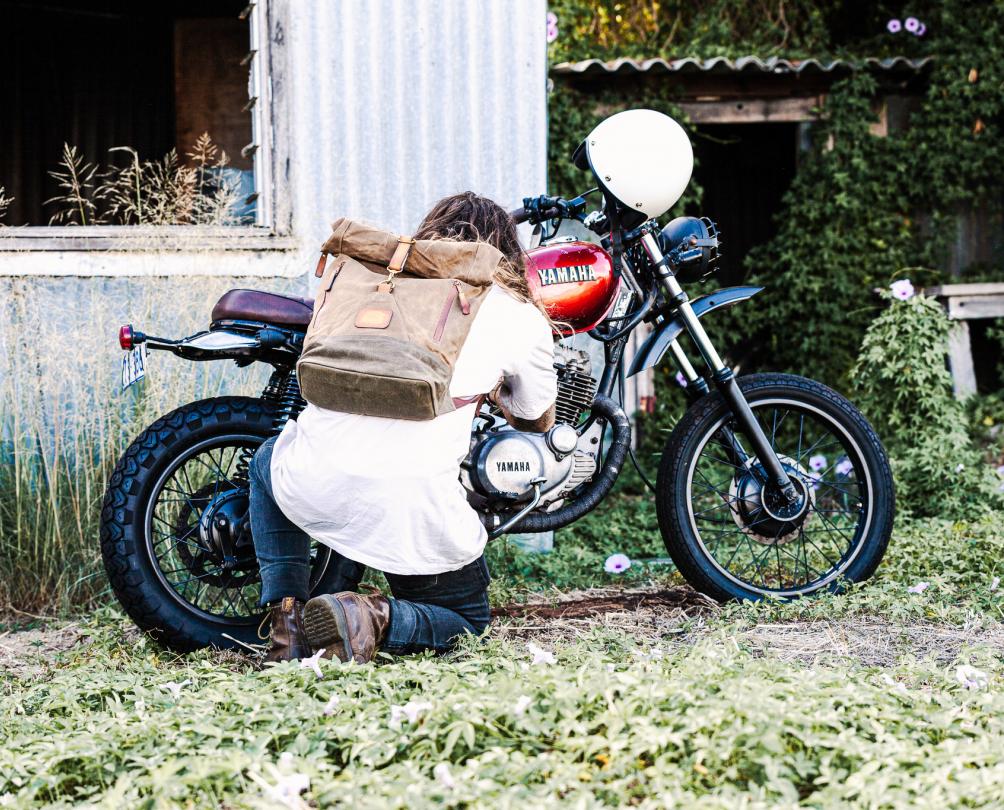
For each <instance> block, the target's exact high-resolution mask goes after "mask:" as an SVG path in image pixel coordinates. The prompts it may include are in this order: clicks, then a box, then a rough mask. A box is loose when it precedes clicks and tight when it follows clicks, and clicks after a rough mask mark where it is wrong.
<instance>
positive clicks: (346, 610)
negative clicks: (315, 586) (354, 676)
mask: <svg viewBox="0 0 1004 810" xmlns="http://www.w3.org/2000/svg"><path fill="white" fill-rule="evenodd" d="M303 624H304V627H305V628H306V630H307V640H308V641H309V642H310V644H311V645H312V646H313V648H314V649H315V650H319V649H321V648H322V647H323V648H324V655H323V657H324V658H332V657H334V658H337V659H338V660H339V661H341V662H342V663H345V662H347V661H349V660H351V659H355V660H356V661H358V662H359V663H360V664H365V663H367V662H368V661H372V660H373V656H374V655H376V651H377V650H378V649H380V642H382V641H383V637H384V635H386V633H387V625H388V624H390V602H389V601H388V600H387V597H385V596H362V595H361V594H358V593H353V592H352V591H342V592H341V593H335V594H325V595H324V596H315V597H314V598H313V599H311V600H310V601H309V602H307V604H306V605H305V606H304V608H303Z"/></svg>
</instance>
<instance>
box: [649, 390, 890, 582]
mask: <svg viewBox="0 0 1004 810" xmlns="http://www.w3.org/2000/svg"><path fill="white" fill-rule="evenodd" d="M738 383H739V387H740V388H741V390H742V392H743V394H744V395H745V397H746V399H747V401H748V402H749V403H750V407H751V408H752V409H753V412H754V414H756V416H757V418H758V419H759V421H760V424H761V425H762V426H763V427H764V429H765V431H766V433H767V437H768V439H769V440H770V442H771V445H772V447H774V449H775V452H777V454H778V456H779V458H780V459H781V460H782V463H783V464H784V465H785V467H786V469H787V471H788V473H789V476H791V477H792V478H793V479H795V478H797V479H798V481H797V483H798V484H799V487H800V491H801V492H802V493H804V497H805V504H806V505H805V509H804V512H802V513H801V514H800V516H799V517H798V518H797V519H792V520H788V519H786V518H778V517H776V513H777V511H778V510H777V509H775V508H774V507H773V505H772V503H771V501H770V498H769V492H767V491H766V490H764V493H761V491H760V490H761V488H762V487H761V485H760V484H759V482H758V474H759V473H760V472H761V470H760V468H758V467H757V460H756V459H752V462H751V464H750V465H748V466H747V465H744V464H743V463H742V458H741V457H738V456H737V455H736V453H735V445H733V444H732V442H731V440H730V439H729V432H730V431H737V430H738V428H737V427H736V424H735V421H734V420H733V418H732V414H731V412H730V410H729V408H728V406H727V404H726V402H725V400H724V399H723V398H722V397H721V395H719V394H718V393H711V394H708V395H707V396H705V397H703V398H702V399H701V400H699V401H698V402H696V403H695V404H694V405H693V406H692V407H691V408H689V409H688V411H687V412H686V414H685V415H684V417H683V418H682V419H681V420H680V423H679V424H678V425H677V426H676V428H675V429H674V430H673V433H672V434H671V435H670V438H669V441H668V443H667V445H666V449H665V451H664V454H663V457H662V462H661V464H660V467H659V477H658V483H657V486H656V506H657V513H658V517H659V527H660V530H661V532H662V536H663V540H664V542H665V544H666V549H667V551H668V552H669V554H670V556H671V557H672V558H673V561H674V562H675V563H676V566H677V568H678V569H679V571H680V573H681V574H682V575H683V576H684V577H685V578H686V579H687V581H688V582H690V583H691V584H692V585H693V586H694V587H695V588H696V589H697V590H699V591H701V592H702V593H705V594H707V595H708V596H711V597H712V598H714V599H716V600H719V601H727V600H731V599H762V598H764V597H775V598H783V599H788V598H793V597H797V596H804V595H807V594H811V593H816V592H819V591H822V590H831V591H836V590H839V589H840V587H841V586H842V585H843V584H844V583H847V582H861V581H863V580H865V579H867V578H868V577H870V576H871V575H872V574H873V573H874V571H875V568H876V567H877V566H878V564H879V562H880V561H881V559H882V556H883V555H884V553H885V549H886V546H887V545H888V542H889V537H890V535H891V533H892V526H893V513H894V507H895V492H894V489H893V481H892V472H891V470H890V467H889V461H888V459H887V457H886V454H885V451H884V450H883V448H882V444H881V442H880V441H879V439H878V436H876V435H875V431H874V430H873V429H872V427H871V426H870V425H869V424H868V422H867V420H865V418H864V417H863V416H862V415H861V413H860V412H859V411H858V410H857V408H855V407H854V406H853V405H852V404H851V403H850V402H848V401H847V399H845V398H844V397H842V396H841V395H840V394H838V393H836V392H835V391H833V390H831V389H830V388H827V387H826V386H825V385H822V384H821V383H818V382H815V381H813V380H808V379H805V378H803V377H796V376H793V375H788V374H753V375H750V376H748V377H741V378H739V379H738ZM737 438H738V441H739V443H740V445H741V444H742V441H743V437H742V436H741V435H738V437H737ZM747 444H748V442H747Z"/></svg>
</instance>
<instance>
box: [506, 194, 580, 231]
mask: <svg viewBox="0 0 1004 810" xmlns="http://www.w3.org/2000/svg"><path fill="white" fill-rule="evenodd" d="M568 214H569V210H568V204H567V203H566V202H565V201H564V200H562V199H561V198H560V197H547V196H544V195H541V196H540V197H524V198H523V206H522V207H521V208H517V209H515V210H514V211H510V212H509V215H510V216H511V217H512V218H513V220H515V222H516V224H517V225H519V224H520V223H521V222H532V223H533V224H535V225H536V224H537V223H539V222H545V221H546V220H549V219H556V218H558V217H565V216H568Z"/></svg>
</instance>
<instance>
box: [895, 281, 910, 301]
mask: <svg viewBox="0 0 1004 810" xmlns="http://www.w3.org/2000/svg"><path fill="white" fill-rule="evenodd" d="M889 289H890V290H892V294H893V296H895V297H896V298H898V299H899V300H900V301H906V300H907V299H909V298H913V294H914V292H915V291H914V289H913V284H912V283H911V282H910V279H908V278H901V279H900V280H899V281H894V282H893V283H892V284H890V285H889Z"/></svg>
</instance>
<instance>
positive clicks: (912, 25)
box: [903, 17, 920, 34]
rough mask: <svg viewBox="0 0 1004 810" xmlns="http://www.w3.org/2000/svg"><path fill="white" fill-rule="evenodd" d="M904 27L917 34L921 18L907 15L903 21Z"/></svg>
mask: <svg viewBox="0 0 1004 810" xmlns="http://www.w3.org/2000/svg"><path fill="white" fill-rule="evenodd" d="M903 27H904V28H905V29H906V30H907V31H909V32H910V33H911V34H916V33H917V32H918V31H919V30H920V20H918V19H917V18H916V17H907V18H906V20H905V21H904V23H903Z"/></svg>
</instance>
